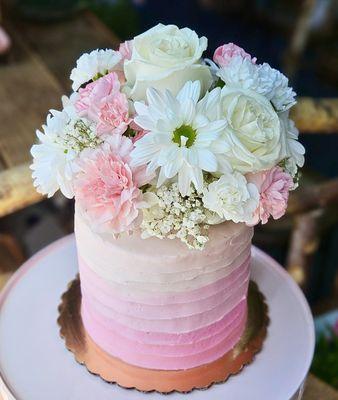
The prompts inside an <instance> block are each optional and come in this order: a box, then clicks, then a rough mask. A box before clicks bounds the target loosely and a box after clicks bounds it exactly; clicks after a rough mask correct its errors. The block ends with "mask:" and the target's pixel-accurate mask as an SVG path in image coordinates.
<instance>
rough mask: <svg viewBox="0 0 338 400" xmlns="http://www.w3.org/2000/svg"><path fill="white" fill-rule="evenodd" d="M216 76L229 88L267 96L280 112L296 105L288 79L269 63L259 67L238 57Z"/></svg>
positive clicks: (294, 94)
mask: <svg viewBox="0 0 338 400" xmlns="http://www.w3.org/2000/svg"><path fill="white" fill-rule="evenodd" d="M216 74H217V76H218V77H220V78H221V80H222V81H223V82H224V83H225V85H226V86H228V87H229V88H237V89H250V90H253V91H255V92H257V93H259V94H261V95H263V96H265V97H266V98H267V99H268V100H270V101H271V103H272V104H273V106H274V108H275V109H276V111H278V112H280V111H285V110H288V109H290V108H291V107H292V106H293V105H294V104H295V103H296V101H295V96H296V93H295V92H294V91H293V90H292V88H291V87H289V80H288V79H287V77H286V76H285V75H283V74H282V73H281V72H280V71H278V70H276V69H274V68H272V67H271V66H270V65H269V64H267V63H264V64H261V65H257V64H253V63H252V61H251V60H249V59H247V58H242V57H239V56H236V57H233V58H232V59H231V60H230V62H229V64H228V65H227V66H225V67H222V68H220V69H219V70H218V71H217V72H216Z"/></svg>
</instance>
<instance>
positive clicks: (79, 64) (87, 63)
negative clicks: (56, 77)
mask: <svg viewBox="0 0 338 400" xmlns="http://www.w3.org/2000/svg"><path fill="white" fill-rule="evenodd" d="M121 60H122V56H121V54H120V53H119V52H118V51H115V50H111V49H106V50H103V49H101V50H99V49H97V50H93V51H92V52H90V53H84V54H82V56H81V57H80V58H79V59H78V60H77V61H76V67H75V68H73V69H72V72H71V74H70V79H71V80H72V81H73V84H72V88H73V90H78V89H79V87H80V86H81V85H83V84H84V83H87V82H89V81H91V80H95V79H97V78H100V77H101V76H103V75H106V74H107V73H108V72H111V71H112V70H113V69H115V68H118V64H119V63H120V61H121Z"/></svg>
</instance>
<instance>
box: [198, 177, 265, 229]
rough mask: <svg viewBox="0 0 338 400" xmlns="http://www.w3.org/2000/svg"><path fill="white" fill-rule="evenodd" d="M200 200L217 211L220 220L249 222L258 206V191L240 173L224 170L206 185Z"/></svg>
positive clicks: (211, 209) (208, 207)
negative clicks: (224, 171) (217, 177)
mask: <svg viewBox="0 0 338 400" xmlns="http://www.w3.org/2000/svg"><path fill="white" fill-rule="evenodd" d="M202 200H203V204H204V206H205V207H206V208H207V209H208V210H210V211H213V212H215V213H217V215H218V216H219V217H220V218H221V219H222V220H232V221H234V222H245V223H247V224H250V223H252V221H253V213H254V211H255V210H256V208H257V207H258V203H259V192H258V189H257V187H256V186H255V185H254V184H252V183H248V182H247V180H246V179H245V177H244V176H243V175H242V174H241V173H239V172H232V173H230V172H226V173H225V174H223V175H222V176H221V177H220V178H219V179H218V180H216V181H214V182H212V183H210V184H209V185H208V187H207V188H206V189H205V190H204V192H203V198H202Z"/></svg>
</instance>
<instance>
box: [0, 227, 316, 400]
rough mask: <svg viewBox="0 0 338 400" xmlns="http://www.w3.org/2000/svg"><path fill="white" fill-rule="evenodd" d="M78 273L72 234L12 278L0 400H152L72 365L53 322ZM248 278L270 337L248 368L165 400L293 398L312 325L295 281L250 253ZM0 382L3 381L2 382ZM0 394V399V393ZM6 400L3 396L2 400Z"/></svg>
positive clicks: (1, 347) (1, 327)
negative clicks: (265, 309) (265, 313)
mask: <svg viewBox="0 0 338 400" xmlns="http://www.w3.org/2000/svg"><path fill="white" fill-rule="evenodd" d="M76 273H77V262H76V249H75V241H74V237H73V235H71V236H68V237H66V238H63V239H61V240H59V241H57V242H55V243H53V244H52V245H50V246H48V247H47V248H45V249H44V250H42V251H41V252H39V253H38V254H37V255H35V256H34V257H33V258H31V259H30V260H29V261H27V262H26V263H25V264H24V265H23V266H22V267H21V268H20V270H19V271H18V272H17V273H16V274H15V275H14V277H13V278H12V279H11V280H10V282H9V284H8V285H7V287H6V289H5V291H4V292H3V293H2V296H1V298H0V376H1V378H2V383H0V393H1V394H2V396H3V400H7V399H10V400H12V399H15V400H145V399H146V400H154V399H160V398H161V399H163V398H164V396H163V395H160V394H157V393H148V394H143V393H140V392H137V391H134V390H126V389H122V388H119V387H118V386H116V385H111V384H107V383H106V382H103V381H102V380H101V379H100V378H98V377H97V376H94V375H91V374H89V373H88V372H87V370H86V369H85V368H84V367H83V366H81V365H79V364H77V363H76V362H75V360H74V357H73V355H72V354H71V353H70V352H68V351H67V350H66V349H65V346H64V342H63V340H62V339H61V338H60V337H59V328H58V325H57V323H56V319H57V316H58V312H57V307H58V304H59V302H60V296H61V294H62V293H63V292H64V291H65V289H66V287H67V283H68V282H69V281H70V280H72V279H73V278H74V277H75V275H76ZM252 279H253V280H254V281H256V282H257V283H258V285H259V288H260V290H261V291H262V292H263V293H264V295H265V296H266V298H267V302H268V305H269V310H270V311H269V312H270V319H271V322H270V325H269V328H268V336H267V339H266V341H265V343H264V347H263V350H262V351H261V352H260V353H259V354H258V355H257V357H256V359H255V360H254V362H253V363H252V364H251V365H249V366H247V367H246V368H244V370H243V371H242V372H241V373H240V374H239V375H236V376H233V377H231V378H230V379H229V380H228V381H227V382H226V383H224V384H220V385H214V386H213V387H211V388H210V389H208V390H206V391H197V390H195V391H193V392H191V393H190V394H188V395H185V394H178V393H173V394H170V395H169V396H168V397H165V398H168V399H170V400H179V399H180V400H183V399H187V398H188V399H189V400H207V399H210V400H226V399H229V400H289V399H291V398H292V397H293V396H296V397H295V398H298V394H297V393H298V392H299V388H300V387H301V385H302V383H303V381H304V379H305V377H306V375H307V372H308V370H309V367H310V364H311V360H312V356H313V350H314V326H313V319H312V316H311V313H310V310H309V307H308V305H307V302H306V300H305V298H304V296H303V294H302V292H301V291H300V289H299V288H298V286H297V285H296V284H295V283H294V281H293V280H292V279H291V278H290V277H289V275H288V274H287V273H286V272H285V271H284V270H283V269H282V268H281V267H280V266H279V265H278V264H277V263H276V262H275V261H274V260H273V259H272V258H270V257H269V256H268V255H266V254H265V253H263V252H262V251H260V250H258V249H256V248H253V263H252ZM0 382H1V380H0ZM1 388H2V389H1ZM1 390H2V392H1ZM6 396H7V397H6Z"/></svg>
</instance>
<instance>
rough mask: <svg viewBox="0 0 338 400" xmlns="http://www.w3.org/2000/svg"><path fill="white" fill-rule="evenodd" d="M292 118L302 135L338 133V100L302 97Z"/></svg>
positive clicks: (293, 111)
mask: <svg viewBox="0 0 338 400" xmlns="http://www.w3.org/2000/svg"><path fill="white" fill-rule="evenodd" d="M291 118H292V119H293V120H294V121H295V124H296V126H297V128H298V129H299V131H300V132H301V133H338V98H318V99H317V98H312V97H300V98H299V99H298V103H297V104H296V106H295V107H293V108H292V110H291Z"/></svg>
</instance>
